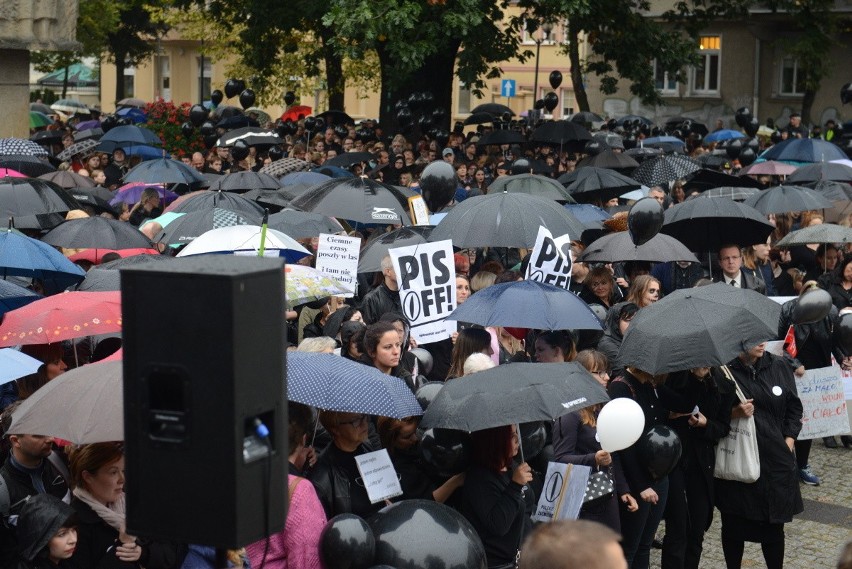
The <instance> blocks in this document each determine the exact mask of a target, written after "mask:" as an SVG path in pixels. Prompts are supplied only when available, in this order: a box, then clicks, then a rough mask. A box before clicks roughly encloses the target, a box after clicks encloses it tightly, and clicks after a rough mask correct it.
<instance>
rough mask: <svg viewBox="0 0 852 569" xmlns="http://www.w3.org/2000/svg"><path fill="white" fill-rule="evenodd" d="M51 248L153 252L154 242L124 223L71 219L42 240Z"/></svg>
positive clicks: (105, 219)
mask: <svg viewBox="0 0 852 569" xmlns="http://www.w3.org/2000/svg"><path fill="white" fill-rule="evenodd" d="M41 240H42V241H44V242H45V243H47V244H49V245H54V246H57V247H67V248H69V249H151V248H153V247H154V245H153V243H151V240H150V239H148V238H147V237H145V235H144V234H143V233H142V232H141V231H139V230H138V229H136V228H135V227H133V226H132V225H130V224H129V223H126V222H124V221H118V220H115V219H107V218H106V217H100V216H96V217H85V218H82V219H69V220H68V221H65V222H63V223H61V224H59V225H57V226H56V227H54V228H53V229H51V230H50V231H48V232H47V234H45V236H44V237H42V239H41Z"/></svg>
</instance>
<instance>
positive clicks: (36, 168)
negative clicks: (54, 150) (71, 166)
mask: <svg viewBox="0 0 852 569" xmlns="http://www.w3.org/2000/svg"><path fill="white" fill-rule="evenodd" d="M0 168H8V169H10V170H17V171H18V172H20V173H21V174H26V175H27V176H29V177H30V178H37V177H39V176H41V175H42V174H50V173H51V172H56V168H54V167H53V166H51V165H50V163H49V162H45V161H44V160H42V159H41V158H37V157H35V156H3V157H0Z"/></svg>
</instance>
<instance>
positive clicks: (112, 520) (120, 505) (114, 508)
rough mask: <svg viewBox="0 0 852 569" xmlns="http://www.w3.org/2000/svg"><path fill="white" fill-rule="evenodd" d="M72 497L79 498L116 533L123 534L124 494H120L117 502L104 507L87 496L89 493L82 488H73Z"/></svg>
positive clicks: (89, 495) (90, 496)
mask: <svg viewBox="0 0 852 569" xmlns="http://www.w3.org/2000/svg"><path fill="white" fill-rule="evenodd" d="M74 496H76V497H77V498H79V499H80V501H81V502H83V503H84V504H88V506H89V507H90V508H92V510H93V511H94V512H95V513H96V514H97V515H98V517H99V518H101V519H102V520H103V521H105V522H106V523H107V524H108V525H110V526H111V527H112V528H113V529H115V530H116V531H117V532H118V533H120V534H123V533H124V530H125V522H124V494H122V495H121V497H120V498H119V499H118V500H116V501H115V502H113V503H111V504H110V505H109V506H105V505H103V504H102V503H101V502H99V501H97V500H96V499H95V498H94V496H92V495H91V494H89V492H88V491H87V490H85V489H84V488H82V487H77V488H74Z"/></svg>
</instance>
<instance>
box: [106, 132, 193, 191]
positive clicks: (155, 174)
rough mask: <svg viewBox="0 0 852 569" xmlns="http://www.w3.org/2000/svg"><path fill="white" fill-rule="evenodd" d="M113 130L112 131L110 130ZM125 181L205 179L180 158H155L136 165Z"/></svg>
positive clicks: (152, 181)
mask: <svg viewBox="0 0 852 569" xmlns="http://www.w3.org/2000/svg"><path fill="white" fill-rule="evenodd" d="M110 132H112V131H110ZM124 181H125V183H127V182H142V183H145V184H187V185H190V186H191V185H193V184H200V183H202V182H203V181H204V178H202V177H201V174H199V173H198V171H197V170H195V169H194V168H191V167H189V166H187V165H186V164H184V163H183V162H181V161H179V160H172V159H170V158H155V159H154V160H147V161H145V162H141V163H139V164H138V165H136V166H134V167H133V169H132V170H130V171H129V172H128V173H127V174H125V175H124Z"/></svg>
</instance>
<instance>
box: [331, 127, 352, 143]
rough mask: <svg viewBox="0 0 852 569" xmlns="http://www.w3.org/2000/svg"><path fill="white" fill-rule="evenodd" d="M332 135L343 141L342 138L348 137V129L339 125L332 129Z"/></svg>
mask: <svg viewBox="0 0 852 569" xmlns="http://www.w3.org/2000/svg"><path fill="white" fill-rule="evenodd" d="M334 134H336V135H337V136H338V137H340V140H343V139H344V138H346V137H347V136H349V129H348V128H346V127H345V126H343V125H342V124H339V125H337V126H335V127H334Z"/></svg>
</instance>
